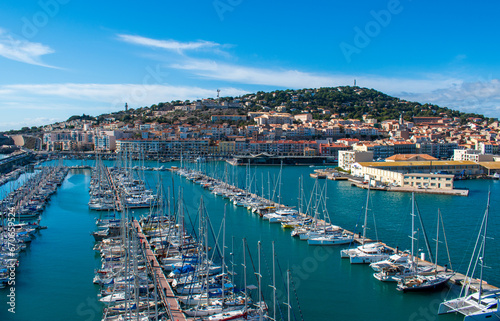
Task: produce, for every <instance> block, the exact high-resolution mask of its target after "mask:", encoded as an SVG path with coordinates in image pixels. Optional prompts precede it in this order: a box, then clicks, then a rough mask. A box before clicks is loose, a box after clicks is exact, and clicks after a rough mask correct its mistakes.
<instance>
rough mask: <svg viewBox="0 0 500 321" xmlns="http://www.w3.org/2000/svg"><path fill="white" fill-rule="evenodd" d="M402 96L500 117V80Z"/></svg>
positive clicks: (405, 93) (404, 93)
mask: <svg viewBox="0 0 500 321" xmlns="http://www.w3.org/2000/svg"><path fill="white" fill-rule="evenodd" d="M401 95H402V96H403V97H404V98H405V99H408V100H416V101H426V102H430V103H434V104H438V105H440V106H446V107H449V108H452V109H458V110H460V111H463V112H470V113H479V114H484V115H485V116H489V117H500V80H498V79H491V80H489V81H475V82H463V83H461V84H456V85H452V86H449V87H445V88H439V89H435V90H432V91H430V92H423V93H407V92H403V93H401Z"/></svg>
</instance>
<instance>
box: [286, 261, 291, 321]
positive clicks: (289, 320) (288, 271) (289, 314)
mask: <svg viewBox="0 0 500 321" xmlns="http://www.w3.org/2000/svg"><path fill="white" fill-rule="evenodd" d="M286 278H287V284H288V286H287V288H288V289H287V296H288V300H287V301H288V303H287V305H288V321H291V320H292V319H291V315H292V313H291V312H292V311H291V310H292V306H291V305H290V269H288V270H286Z"/></svg>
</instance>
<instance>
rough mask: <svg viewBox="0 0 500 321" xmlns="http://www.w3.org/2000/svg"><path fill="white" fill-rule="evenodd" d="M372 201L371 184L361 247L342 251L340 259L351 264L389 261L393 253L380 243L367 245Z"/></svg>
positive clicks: (367, 198) (367, 196) (367, 195)
mask: <svg viewBox="0 0 500 321" xmlns="http://www.w3.org/2000/svg"><path fill="white" fill-rule="evenodd" d="M369 200H370V184H368V192H367V194H366V205H365V220H364V224H363V238H362V241H361V246H358V247H357V248H354V249H344V250H342V251H340V257H342V258H349V259H350V261H351V264H359V263H362V264H363V263H373V262H378V261H382V260H386V259H388V258H389V257H390V256H391V255H392V254H393V253H392V250H391V249H389V248H388V247H387V246H386V245H385V244H383V243H380V242H373V243H366V225H367V223H368V203H369Z"/></svg>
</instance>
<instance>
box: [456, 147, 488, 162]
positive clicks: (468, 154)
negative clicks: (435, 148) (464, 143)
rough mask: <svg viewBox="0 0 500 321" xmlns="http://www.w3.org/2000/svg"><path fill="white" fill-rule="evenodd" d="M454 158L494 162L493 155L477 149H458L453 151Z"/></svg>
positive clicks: (457, 159)
mask: <svg viewBox="0 0 500 321" xmlns="http://www.w3.org/2000/svg"><path fill="white" fill-rule="evenodd" d="M453 160H456V161H472V162H476V163H477V162H492V161H493V155H491V154H483V153H482V152H481V151H480V150H476V149H456V150H455V151H454V152H453Z"/></svg>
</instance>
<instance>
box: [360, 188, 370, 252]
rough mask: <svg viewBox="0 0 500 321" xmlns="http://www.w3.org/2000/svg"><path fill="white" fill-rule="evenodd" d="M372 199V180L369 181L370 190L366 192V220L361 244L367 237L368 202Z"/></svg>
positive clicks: (363, 243)
mask: <svg viewBox="0 0 500 321" xmlns="http://www.w3.org/2000/svg"><path fill="white" fill-rule="evenodd" d="M369 201H370V181H368V192H367V193H366V204H365V221H364V223H363V239H362V240H361V245H363V246H364V245H365V239H366V224H368V202H369Z"/></svg>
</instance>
